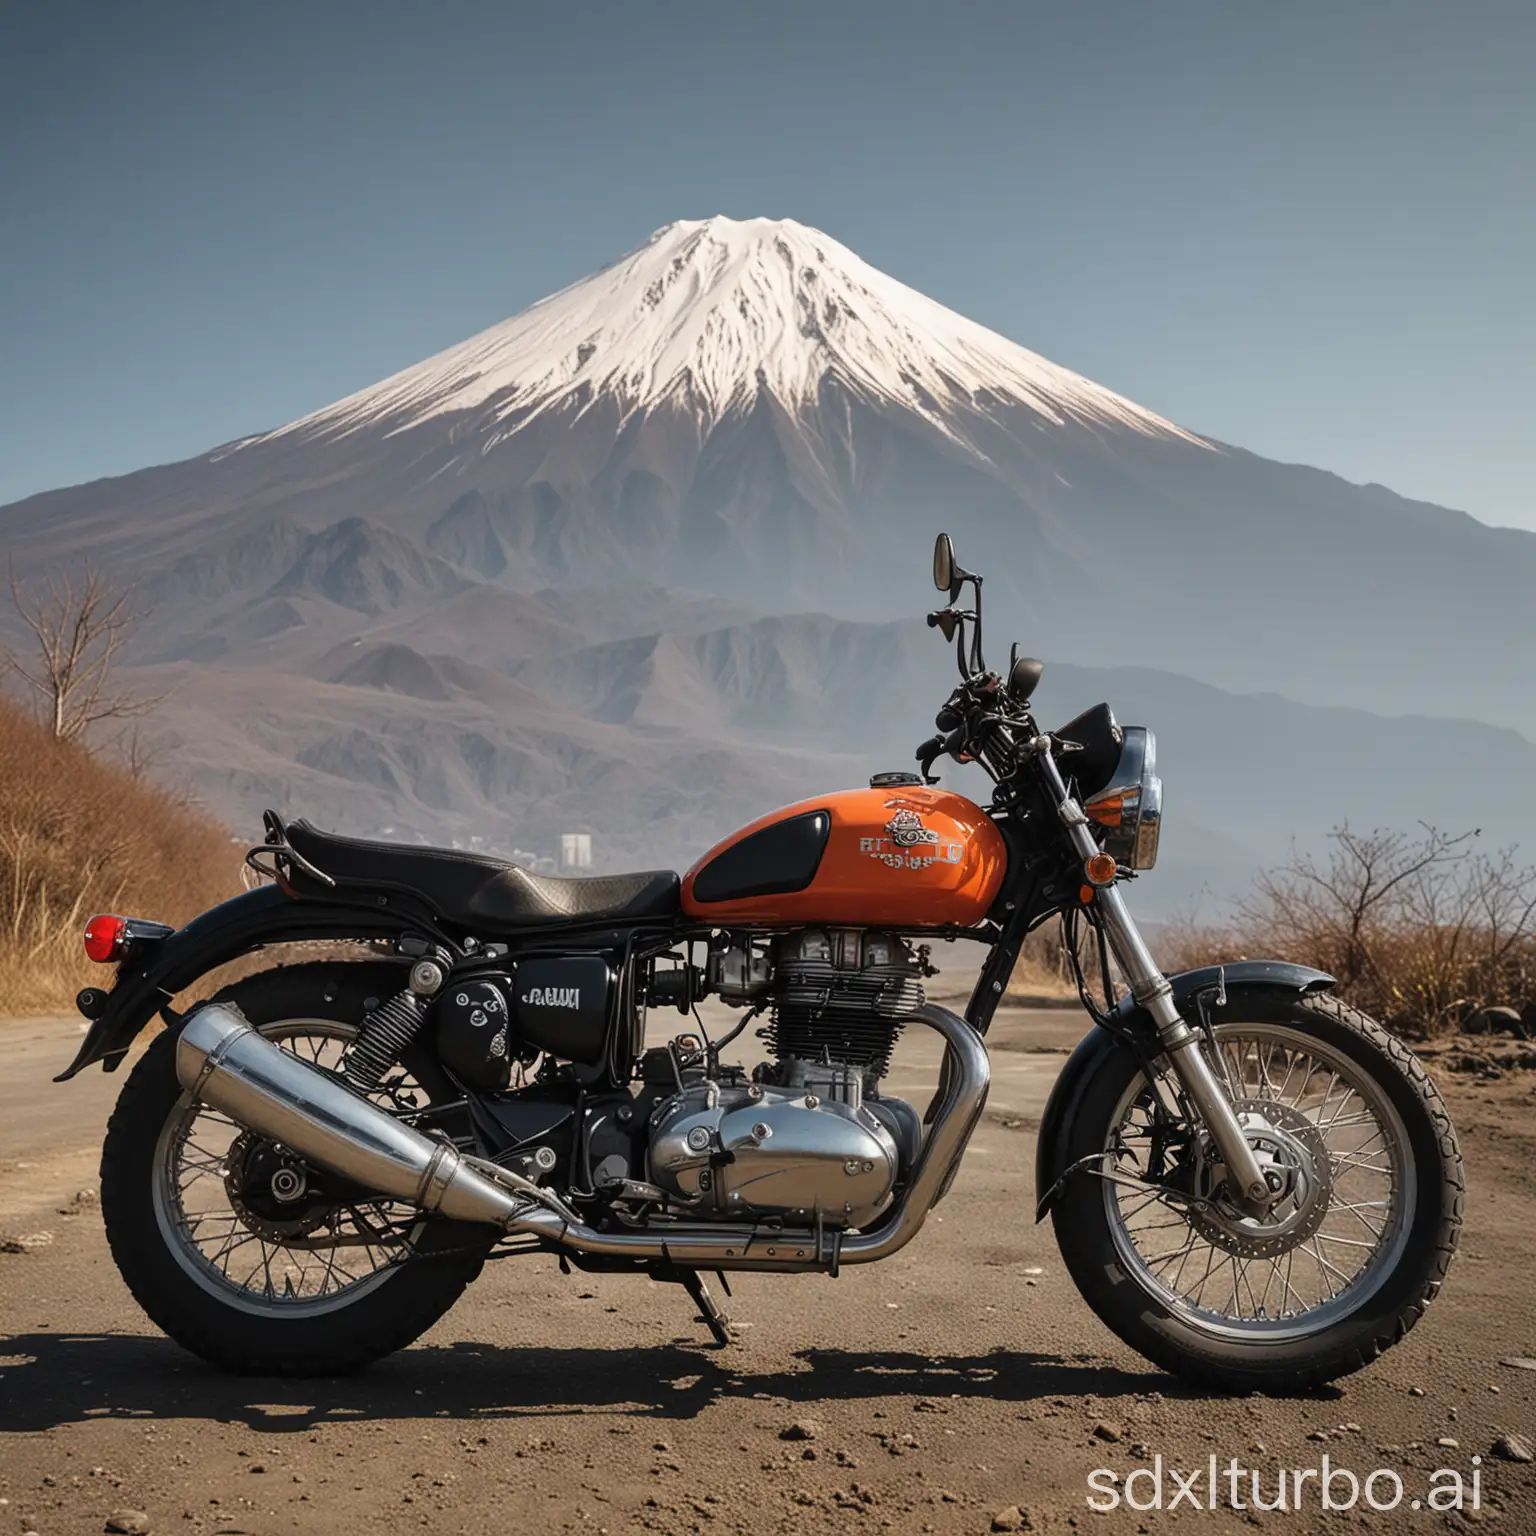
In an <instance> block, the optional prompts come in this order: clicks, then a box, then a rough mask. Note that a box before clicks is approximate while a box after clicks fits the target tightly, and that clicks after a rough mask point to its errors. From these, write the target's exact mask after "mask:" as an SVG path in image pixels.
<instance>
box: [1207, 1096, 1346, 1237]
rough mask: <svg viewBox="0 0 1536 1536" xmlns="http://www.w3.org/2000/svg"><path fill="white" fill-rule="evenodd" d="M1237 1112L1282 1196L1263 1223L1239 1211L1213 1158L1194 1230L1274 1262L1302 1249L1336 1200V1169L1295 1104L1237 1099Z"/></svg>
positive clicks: (1267, 1175)
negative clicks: (1334, 1199) (1334, 1175)
mask: <svg viewBox="0 0 1536 1536" xmlns="http://www.w3.org/2000/svg"><path fill="white" fill-rule="evenodd" d="M1232 1109H1233V1111H1234V1113H1235V1114H1236V1115H1237V1117H1238V1121H1239V1123H1240V1124H1241V1125H1242V1127H1243V1132H1244V1135H1245V1136H1246V1137H1247V1139H1248V1144H1249V1145H1250V1146H1251V1147H1252V1148H1253V1151H1254V1156H1255V1157H1256V1158H1257V1159H1258V1163H1259V1167H1260V1169H1261V1170H1262V1171H1263V1173H1264V1176H1265V1178H1266V1179H1267V1180H1269V1182H1270V1187H1271V1188H1272V1189H1278V1194H1277V1197H1276V1199H1275V1201H1274V1203H1273V1204H1272V1205H1271V1206H1270V1208H1269V1210H1268V1211H1266V1212H1265V1214H1264V1215H1263V1216H1261V1217H1255V1216H1250V1215H1248V1214H1247V1213H1246V1212H1243V1211H1240V1210H1239V1209H1238V1208H1237V1207H1236V1206H1235V1205H1233V1204H1232V1203H1231V1201H1230V1200H1228V1199H1227V1198H1226V1197H1225V1196H1224V1195H1223V1194H1222V1193H1221V1188H1222V1184H1223V1181H1224V1178H1225V1169H1224V1168H1222V1166H1221V1165H1220V1163H1219V1162H1217V1161H1216V1160H1215V1159H1214V1158H1207V1159H1205V1160H1203V1161H1202V1163H1201V1166H1200V1168H1199V1170H1198V1171H1197V1174H1196V1184H1197V1189H1196V1191H1195V1192H1196V1194H1197V1195H1199V1197H1200V1198H1199V1200H1198V1201H1196V1202H1193V1203H1192V1204H1191V1206H1190V1209H1189V1212H1188V1219H1189V1224H1190V1226H1191V1227H1193V1228H1194V1229H1195V1231H1197V1232H1198V1233H1199V1234H1200V1235H1201V1236H1202V1237H1203V1238H1205V1240H1206V1241H1207V1242H1209V1243H1210V1244H1212V1246H1213V1247H1216V1248H1220V1249H1222V1250H1223V1251H1224V1252H1227V1253H1231V1254H1236V1255H1237V1256H1238V1257H1240V1258H1247V1259H1271V1258H1275V1257H1277V1256H1278V1255H1280V1254H1284V1253H1289V1252H1290V1251H1291V1249H1293V1248H1298V1247H1300V1246H1301V1244H1302V1243H1304V1242H1306V1241H1307V1239H1308V1238H1309V1237H1311V1236H1312V1234H1313V1233H1314V1232H1316V1231H1317V1229H1318V1228H1319V1227H1320V1226H1321V1225H1322V1224H1323V1218H1324V1217H1325V1216H1326V1215H1327V1214H1328V1207H1329V1204H1330V1203H1331V1201H1332V1197H1333V1165H1332V1162H1331V1161H1330V1159H1329V1156H1328V1148H1327V1145H1326V1144H1325V1143H1324V1141H1323V1137H1322V1133H1321V1132H1320V1131H1319V1129H1318V1127H1317V1126H1316V1125H1315V1124H1314V1123H1313V1122H1312V1121H1311V1120H1309V1119H1308V1118H1307V1117H1306V1116H1305V1115H1304V1114H1302V1113H1301V1112H1300V1111H1299V1110H1296V1109H1292V1108H1291V1106H1290V1105H1288V1104H1279V1103H1276V1102H1275V1101H1274V1100H1273V1099H1236V1100H1234V1101H1233V1104H1232ZM1200 1185H1203V1186H1204V1187H1203V1188H1200V1187H1198V1186H1200Z"/></svg>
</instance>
